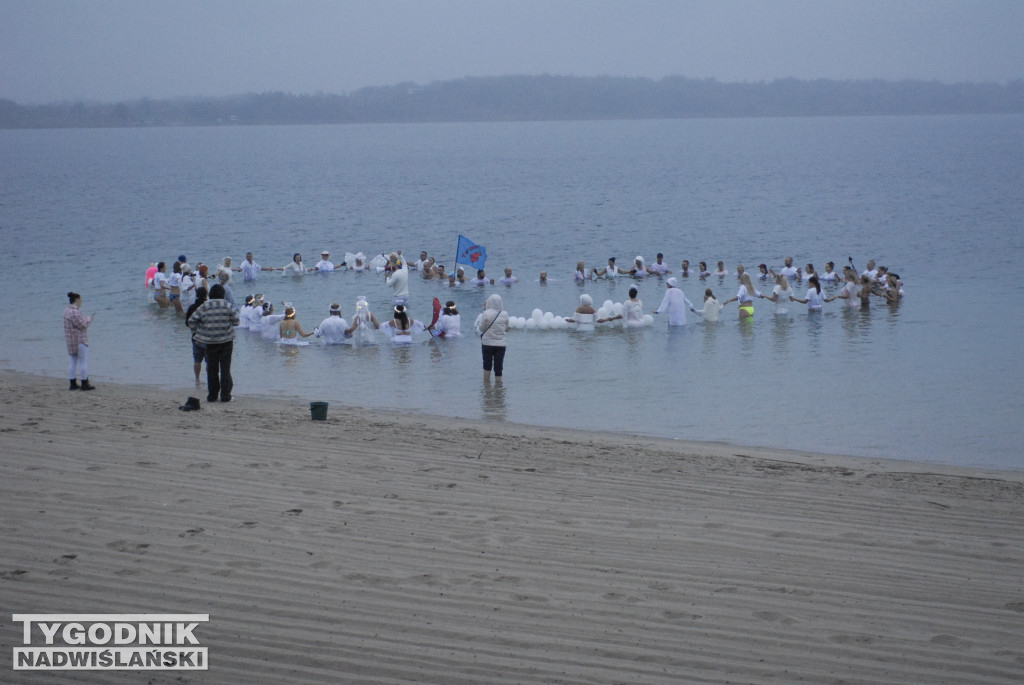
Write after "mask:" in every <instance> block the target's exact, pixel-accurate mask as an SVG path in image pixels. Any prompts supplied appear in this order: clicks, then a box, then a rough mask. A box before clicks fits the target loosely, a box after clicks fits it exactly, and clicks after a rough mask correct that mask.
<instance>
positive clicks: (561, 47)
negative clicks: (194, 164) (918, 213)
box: [0, 0, 1024, 104]
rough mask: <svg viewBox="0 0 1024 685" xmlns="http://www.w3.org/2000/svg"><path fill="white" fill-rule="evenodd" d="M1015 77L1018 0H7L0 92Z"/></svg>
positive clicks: (101, 96)
mask: <svg viewBox="0 0 1024 685" xmlns="http://www.w3.org/2000/svg"><path fill="white" fill-rule="evenodd" d="M507 74H557V75H575V76H598V75H611V76H645V77H649V78H655V79H657V78H661V77H663V76H668V75H681V76H688V77H693V78H716V79H718V80H719V81H761V80H765V81H770V80H773V79H776V78H785V77H796V78H801V79H813V78H830V79H850V78H854V79H860V78H883V79H894V80H896V79H904V78H911V79H926V80H933V79H935V80H939V81H943V82H946V83H951V82H957V81H991V82H999V83H1005V82H1006V81H1009V80H1013V79H1019V78H1022V77H1024V0H0V98H7V99H11V100H15V101H16V102H20V103H23V104H29V103H44V102H54V101H59V100H79V99H85V100H101V101H116V100H131V99H137V98H141V97H153V98H163V97H176V96H189V95H231V94H238V93H250V92H266V91H285V92H291V93H296V94H300V93H316V92H325V93H338V94H342V93H348V92H351V91H353V90H356V89H358V88H362V87H364V86H377V85H392V84H395V83H400V82H403V81H412V82H415V83H420V84H425V83H429V82H431V81H437V80H448V79H455V78H460V77H462V76H501V75H507Z"/></svg>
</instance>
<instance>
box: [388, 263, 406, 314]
mask: <svg viewBox="0 0 1024 685" xmlns="http://www.w3.org/2000/svg"><path fill="white" fill-rule="evenodd" d="M389 261H390V264H391V269H392V271H391V275H390V276H388V277H387V279H385V283H387V284H388V285H389V286H390V287H391V303H392V304H394V305H400V304H402V305H404V304H405V303H406V302H408V301H409V265H408V264H407V263H406V261H405V260H404V259H403V258H402V253H401V252H399V253H398V254H394V253H392V254H391V259H390V260H389Z"/></svg>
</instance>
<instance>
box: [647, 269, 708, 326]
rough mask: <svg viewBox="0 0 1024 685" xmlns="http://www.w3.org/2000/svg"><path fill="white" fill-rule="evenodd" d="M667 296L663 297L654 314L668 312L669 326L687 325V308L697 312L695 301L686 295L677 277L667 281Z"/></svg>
mask: <svg viewBox="0 0 1024 685" xmlns="http://www.w3.org/2000/svg"><path fill="white" fill-rule="evenodd" d="M665 285H666V286H667V287H666V288H665V296H664V297H662V298H661V304H660V305H658V308H657V309H655V310H654V311H653V312H652V313H653V314H661V313H666V314H668V325H669V326H685V325H686V310H687V309H689V310H690V311H691V312H696V311H697V310H696V309H694V307H693V303H692V302H690V300H689V299H687V297H686V295H685V294H684V293H683V291H682V290H680V289H679V288H678V287H677V286H678V285H679V282H678V281H677V280H676V279H675V278H670V279H668V280H667V281H665Z"/></svg>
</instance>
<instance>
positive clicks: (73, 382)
mask: <svg viewBox="0 0 1024 685" xmlns="http://www.w3.org/2000/svg"><path fill="white" fill-rule="evenodd" d="M95 389H96V386H95V385H93V384H92V383H90V382H89V379H88V378H83V379H82V384H81V385H79V384H78V381H77V380H75V379H74V378H72V379H71V387H69V388H68V390H95Z"/></svg>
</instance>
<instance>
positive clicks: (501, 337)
mask: <svg viewBox="0 0 1024 685" xmlns="http://www.w3.org/2000/svg"><path fill="white" fill-rule="evenodd" d="M508 319H509V317H508V312H506V311H504V310H503V309H502V304H501V295H497V294H494V295H491V296H490V297H488V298H487V303H486V304H485V309H484V311H483V313H482V314H480V316H478V317H476V322H475V324H474V325H475V327H476V330H477V331H479V332H480V343H481V347H482V352H483V358H484V382H485V383H490V382H491V368H492V367H493V368H494V377H495V380H496V381H501V376H502V371H503V370H504V367H505V336H506V334H507V332H508Z"/></svg>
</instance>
